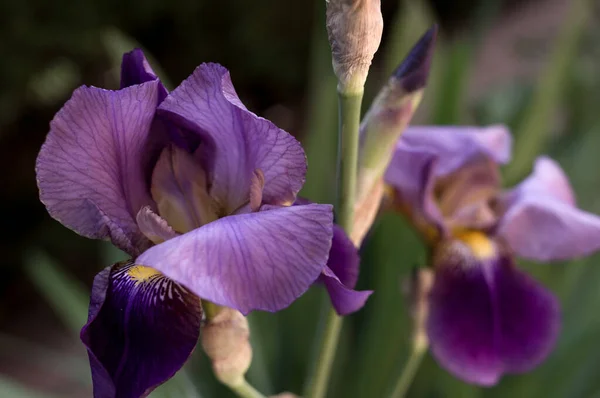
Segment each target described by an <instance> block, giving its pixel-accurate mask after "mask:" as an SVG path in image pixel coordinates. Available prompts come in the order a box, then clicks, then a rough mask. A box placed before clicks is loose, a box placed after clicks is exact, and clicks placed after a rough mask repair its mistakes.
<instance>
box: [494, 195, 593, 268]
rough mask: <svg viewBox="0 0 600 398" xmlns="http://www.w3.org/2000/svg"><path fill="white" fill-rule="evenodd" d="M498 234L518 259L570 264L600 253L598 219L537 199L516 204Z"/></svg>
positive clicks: (524, 198)
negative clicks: (566, 262)
mask: <svg viewBox="0 0 600 398" xmlns="http://www.w3.org/2000/svg"><path fill="white" fill-rule="evenodd" d="M497 233H498V235H500V236H501V237H502V238H504V240H505V241H506V242H507V243H508V245H509V246H510V247H511V248H512V249H513V250H514V251H515V252H516V253H517V254H518V255H519V256H522V257H525V258H528V259H532V260H537V261H555V260H569V259H574V258H577V257H582V256H587V255H589V254H592V253H594V252H596V251H598V250H600V217H598V216H596V215H594V214H591V213H587V212H585V211H583V210H579V209H577V208H576V207H573V206H570V205H568V204H565V203H564V202H561V201H559V200H556V199H551V198H548V197H543V196H539V195H529V194H528V195H524V196H522V197H520V198H519V200H518V201H515V203H514V204H513V205H512V206H511V207H510V208H509V209H508V211H507V212H506V213H505V214H504V216H503V218H502V220H501V223H500V225H499V227H498V231H497Z"/></svg>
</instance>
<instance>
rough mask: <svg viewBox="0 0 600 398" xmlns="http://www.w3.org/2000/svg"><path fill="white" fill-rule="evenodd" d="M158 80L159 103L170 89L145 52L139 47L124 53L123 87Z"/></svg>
mask: <svg viewBox="0 0 600 398" xmlns="http://www.w3.org/2000/svg"><path fill="white" fill-rule="evenodd" d="M154 80H157V81H158V102H157V103H158V104H160V103H161V102H163V100H164V99H165V98H166V97H167V94H168V91H167V89H166V88H165V86H163V84H162V83H161V82H160V80H159V79H158V76H156V73H154V71H153V70H152V67H151V66H150V63H148V60H147V59H146V56H145V55H144V52H143V51H142V50H140V49H139V48H136V49H133V50H132V51H130V52H128V53H125V54H123V61H122V62H121V88H125V87H129V86H133V85H135V84H141V83H146V82H151V81H154Z"/></svg>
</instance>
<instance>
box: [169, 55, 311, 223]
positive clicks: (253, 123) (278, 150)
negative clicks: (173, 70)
mask: <svg viewBox="0 0 600 398" xmlns="http://www.w3.org/2000/svg"><path fill="white" fill-rule="evenodd" d="M160 109H161V111H162V113H163V114H165V115H166V116H167V117H169V119H170V120H172V121H174V122H175V123H176V124H178V125H179V126H180V127H183V128H186V129H189V130H191V131H193V132H195V133H197V134H199V135H200V136H201V137H202V139H203V140H204V143H205V145H206V146H207V148H206V149H204V150H203V151H202V152H201V153H202V156H206V157H209V159H204V160H205V161H207V163H208V164H209V168H210V171H211V173H212V188H211V195H212V196H213V197H214V198H215V199H217V201H219V202H220V204H221V205H222V206H223V208H224V214H230V213H231V212H233V211H234V210H235V209H237V208H238V207H240V206H241V205H243V204H244V203H246V202H247V201H248V200H249V195H250V181H251V179H252V175H253V173H254V171H255V170H256V169H260V170H261V171H262V172H263V173H264V178H265V186H264V190H263V202H264V203H266V204H283V203H291V202H293V201H294V198H295V196H296V194H297V193H298V191H299V190H300V188H301V187H302V185H303V184H304V177H305V174H306V157H305V154H304V150H303V149H302V147H301V145H300V143H299V142H298V141H297V140H296V139H294V137H292V136H291V135H289V134H288V133H286V132H285V131H283V130H281V129H279V128H278V127H277V126H275V125H274V124H273V123H271V122H270V121H268V120H266V119H263V118H261V117H258V116H256V115H255V114H254V113H252V112H250V111H248V110H247V109H246V108H245V107H244V106H243V105H242V103H241V101H240V100H239V98H238V97H237V94H236V93H235V90H234V88H233V85H232V83H231V78H230V76H229V72H228V71H227V69H225V68H224V67H222V66H220V65H217V64H202V65H200V66H199V67H198V68H196V70H195V71H194V73H193V74H192V75H191V76H190V77H189V78H188V79H186V80H185V81H184V82H183V83H182V84H181V85H180V86H179V87H178V88H176V89H175V90H174V91H173V92H172V93H171V94H170V95H169V96H168V97H167V99H166V100H165V101H164V102H163V103H162V104H161V106H160Z"/></svg>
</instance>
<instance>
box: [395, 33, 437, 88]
mask: <svg viewBox="0 0 600 398" xmlns="http://www.w3.org/2000/svg"><path fill="white" fill-rule="evenodd" d="M437 33H438V27H437V25H433V26H432V27H431V28H430V29H429V30H428V31H427V32H425V34H424V35H423V36H422V37H421V38H420V39H419V41H418V42H417V44H415V45H414V47H413V48H412V49H411V50H410V52H409V53H408V55H407V56H406V58H405V59H404V60H403V61H402V63H401V64H400V65H399V66H398V68H396V70H395V71H394V74H393V77H394V78H395V79H397V80H398V81H399V83H400V84H401V86H402V88H404V90H405V91H406V92H408V93H412V92H414V91H416V90H419V89H421V88H423V87H425V84H426V83H427V78H428V77H429V68H430V66H431V60H432V59H433V50H434V49H435V41H436V38H437Z"/></svg>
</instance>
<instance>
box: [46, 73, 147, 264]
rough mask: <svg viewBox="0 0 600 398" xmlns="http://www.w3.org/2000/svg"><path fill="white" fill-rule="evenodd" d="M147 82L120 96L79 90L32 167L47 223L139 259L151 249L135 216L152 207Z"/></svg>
mask: <svg viewBox="0 0 600 398" xmlns="http://www.w3.org/2000/svg"><path fill="white" fill-rule="evenodd" d="M157 96H158V82H157V81H152V82H148V83H143V84H141V85H136V86H132V87H128V88H125V89H122V90H119V91H109V90H102V89H99V88H95V87H81V88H78V89H77V90H75V92H74V93H73V96H72V97H71V99H70V100H69V101H68V102H67V103H66V104H65V106H64V107H63V108H62V109H61V110H60V111H59V112H58V113H57V114H56V116H55V117H54V119H53V120H52V122H51V123H50V133H49V134H48V136H47V138H46V142H45V143H44V145H43V146H42V149H41V151H40V154H39V155H38V158H37V162H36V174H37V182H38V187H39V190H40V199H41V201H42V202H43V203H44V204H45V205H46V208H47V209H48V212H49V213H50V215H51V216H52V217H54V218H55V219H57V220H58V221H60V222H61V223H62V224H64V225H65V226H67V227H69V228H71V229H72V230H74V231H75V232H77V233H79V234H81V235H83V236H86V237H88V238H96V239H102V238H109V239H111V240H112V241H113V243H114V244H115V245H116V246H118V247H119V248H121V249H123V250H125V251H126V252H128V253H130V254H132V255H136V254H138V253H140V252H141V251H143V250H144V249H145V248H146V247H147V246H148V245H149V241H148V240H147V239H146V238H145V237H144V236H143V235H142V234H141V233H140V231H139V229H138V227H137V225H136V223H135V216H136V214H137V212H138V211H139V210H140V209H141V208H142V207H143V206H145V205H148V204H151V203H152V200H151V198H150V196H149V192H148V187H147V178H146V177H148V178H149V170H146V167H145V166H146V165H148V163H149V156H151V155H152V154H153V153H155V152H156V145H157V142H156V140H154V139H153V138H152V137H151V135H150V126H151V123H152V119H153V118H154V114H155V109H156V102H157Z"/></svg>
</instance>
